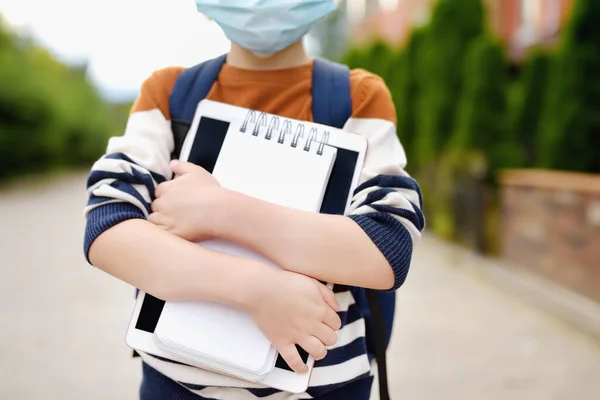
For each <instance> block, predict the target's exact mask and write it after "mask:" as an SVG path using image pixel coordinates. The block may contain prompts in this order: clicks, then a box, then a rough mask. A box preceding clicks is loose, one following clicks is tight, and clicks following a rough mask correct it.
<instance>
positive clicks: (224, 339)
mask: <svg viewBox="0 0 600 400" xmlns="http://www.w3.org/2000/svg"><path fill="white" fill-rule="evenodd" d="M263 117H266V116H264V115H263ZM261 121H265V118H263V119H262V120H261ZM261 121H255V124H253V125H254V126H251V128H252V129H248V128H249V127H248V121H246V122H241V121H234V122H233V123H232V124H230V125H229V129H228V131H227V134H226V136H225V140H224V142H223V147H222V148H221V151H220V153H219V157H218V158H217V162H216V165H215V168H214V170H213V176H214V177H215V178H216V179H217V181H219V183H220V184H221V185H222V186H223V187H225V188H227V189H231V190H235V191H238V192H241V193H244V194H246V195H248V196H252V197H256V198H259V199H261V200H265V201H268V202H271V203H274V204H277V205H280V206H285V207H290V208H295V209H299V210H303V211H310V212H319V210H320V208H321V203H322V201H323V195H324V193H325V189H326V187H327V183H328V181H329V176H330V174H331V169H332V167H333V164H334V161H335V156H336V149H335V148H333V147H329V146H327V145H325V140H326V135H327V133H324V135H325V137H324V138H322V137H320V136H319V135H318V133H317V130H316V129H314V130H313V131H312V133H311V134H310V135H304V137H303V136H302V135H300V134H298V135H294V136H292V135H288V136H286V135H283V134H280V135H279V138H274V137H271V136H270V132H271V131H272V129H269V128H273V127H267V126H266V124H264V122H261ZM282 132H283V131H282ZM265 222H266V223H268V221H265ZM199 244H200V245H201V246H204V247H208V248H211V249H213V250H215V251H219V252H223V253H227V254H233V255H236V256H241V257H245V258H253V259H256V260H259V261H261V262H262V263H265V264H269V265H271V266H273V267H275V268H278V267H277V266H275V265H274V264H273V263H271V262H270V261H269V260H268V259H266V258H264V257H263V256H261V255H259V254H257V253H255V252H253V251H251V250H250V249H247V248H244V247H243V246H241V245H238V244H236V243H232V242H227V241H225V240H221V239H213V240H208V241H204V242H201V243H199ZM154 334H155V337H156V339H157V344H158V346H159V347H162V348H163V349H164V350H167V351H171V352H173V353H176V354H178V355H179V356H182V357H186V358H188V359H190V360H192V361H194V362H195V363H201V364H203V365H205V366H207V367H208V368H214V369H217V370H219V371H225V372H228V373H230V374H231V375H234V376H236V375H237V376H239V377H242V378H245V379H250V380H255V381H256V380H260V379H262V378H263V377H264V375H265V374H266V373H268V372H270V371H271V370H272V369H273V367H274V365H275V361H276V357H277V354H276V351H275V348H274V347H273V346H272V345H271V343H270V342H269V340H268V339H267V338H266V337H265V336H264V335H263V334H262V332H261V331H260V329H259V328H258V326H257V325H256V324H255V323H254V322H253V320H252V319H251V317H250V316H249V315H247V314H246V313H244V312H243V311H241V310H237V309H234V308H232V307H228V306H225V305H221V304H214V303H210V302H167V303H166V304H165V307H164V309H163V312H162V314H161V316H160V319H159V321H158V324H157V326H156V330H155V332H154ZM239 370H242V371H244V372H245V373H244V374H243V375H240V374H239Z"/></svg>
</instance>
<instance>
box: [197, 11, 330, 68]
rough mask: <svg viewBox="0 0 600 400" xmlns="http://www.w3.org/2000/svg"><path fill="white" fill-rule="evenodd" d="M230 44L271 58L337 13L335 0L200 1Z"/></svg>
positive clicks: (204, 12) (205, 12)
mask: <svg viewBox="0 0 600 400" xmlns="http://www.w3.org/2000/svg"><path fill="white" fill-rule="evenodd" d="M196 7H197V9H198V11H199V12H201V13H203V14H206V15H207V16H208V17H210V18H211V19H212V20H214V21H215V22H216V23H217V24H218V25H219V26H220V27H221V29H222V30H223V32H224V33H225V36H227V38H228V39H229V40H231V41H232V42H234V43H237V44H238V45H240V46H242V47H243V48H245V49H247V50H249V51H251V52H252V53H254V54H256V55H257V56H258V57H263V58H267V57H270V56H271V55H273V54H274V53H277V52H278V51H281V50H283V49H285V48H286V47H288V46H290V45H292V44H294V43H296V42H298V41H299V40H300V39H302V37H303V36H304V35H306V34H307V33H308V31H309V30H310V28H311V27H312V25H313V24H314V23H315V22H317V21H319V20H320V19H321V18H323V17H324V16H326V15H327V14H329V13H330V12H332V11H333V10H335V4H334V1H333V0H196Z"/></svg>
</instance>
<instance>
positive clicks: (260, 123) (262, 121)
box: [240, 110, 330, 155]
mask: <svg viewBox="0 0 600 400" xmlns="http://www.w3.org/2000/svg"><path fill="white" fill-rule="evenodd" d="M256 113H257V111H254V110H250V111H248V113H247V114H246V118H245V119H244V122H243V123H242V126H241V127H240V132H242V133H245V132H246V130H247V129H248V124H254V128H253V130H252V136H255V137H257V136H258V135H259V134H260V129H261V127H267V131H266V134H265V139H266V140H271V138H272V136H273V131H274V130H279V125H280V121H279V120H280V117H278V116H276V115H268V114H267V113H264V112H261V113H260V114H259V116H258V118H257V117H256ZM269 119H270V120H269ZM267 120H269V122H268V126H267ZM304 130H305V124H304V123H302V122H300V123H299V124H298V126H297V127H296V132H295V133H294V136H293V137H292V142H291V143H290V146H291V147H294V148H296V147H297V146H298V142H299V140H300V139H301V138H304ZM291 133H292V122H291V121H290V120H289V119H284V120H283V127H282V129H281V130H279V136H278V137H277V143H279V144H283V143H284V142H285V137H286V135H290V134H291ZM329 135H330V133H329V131H325V132H323V134H322V135H321V138H320V140H318V136H319V130H318V129H317V128H314V127H313V128H311V130H310V133H309V134H308V139H307V140H306V142H305V143H304V147H303V150H304V151H310V150H311V147H312V145H313V142H316V143H318V144H319V146H318V147H317V154H318V155H323V151H324V149H325V145H326V144H327V143H328V142H329Z"/></svg>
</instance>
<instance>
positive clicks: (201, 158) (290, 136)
mask: <svg viewBox="0 0 600 400" xmlns="http://www.w3.org/2000/svg"><path fill="white" fill-rule="evenodd" d="M232 126H233V128H231V127H232ZM256 126H258V135H254V137H253V138H254V139H257V140H262V141H265V139H266V140H267V141H269V142H270V144H272V145H279V146H288V147H291V148H292V149H294V151H299V152H301V153H302V152H303V151H304V147H305V146H306V144H307V143H309V144H310V146H309V147H310V149H311V150H313V151H314V152H315V153H317V152H322V151H323V152H324V151H326V149H327V148H332V149H335V150H336V155H335V159H334V161H333V167H332V168H331V173H330V178H329V180H328V181H327V184H326V188H325V190H324V194H323V197H322V202H321V203H320V204H321V205H320V207H318V202H316V203H314V205H315V207H316V209H318V211H319V212H320V213H325V214H339V215H341V214H345V213H346V212H347V210H348V208H349V206H350V202H351V199H352V194H353V191H354V189H355V188H356V187H357V185H358V182H359V179H360V174H361V171H362V166H363V162H364V159H365V154H366V150H367V142H366V140H365V139H364V137H362V136H360V135H356V134H354V133H351V132H345V131H342V130H340V129H335V128H331V127H328V126H324V125H319V124H315V123H311V122H306V121H297V120H292V119H286V118H282V117H280V116H276V115H272V114H264V113H261V112H258V111H254V110H249V109H247V108H243V107H237V106H232V105H229V104H223V103H219V102H214V101H210V100H203V101H201V102H200V103H199V105H198V107H197V112H196V114H195V117H194V120H193V122H192V125H191V127H190V129H189V132H188V134H187V136H186V140H185V142H184V146H183V149H182V152H181V158H182V159H184V160H188V161H190V162H193V163H195V164H198V165H200V166H202V167H203V168H205V169H206V170H207V171H209V172H213V173H216V170H217V168H218V166H217V164H218V159H219V158H220V157H221V152H222V151H223V149H224V147H225V146H226V139H227V137H228V132H229V130H230V128H231V129H233V131H235V130H238V131H239V130H246V133H247V136H246V138H247V139H248V140H249V139H251V138H252V137H251V136H252V135H253V134H254V129H255V128H256ZM282 142H283V143H282ZM292 144H294V145H295V147H294V146H292ZM245 157H248V155H247V154H246V155H245ZM272 168H273V167H272ZM263 172H264V171H263ZM317 187H318V186H317ZM165 307H166V305H165V302H164V301H162V300H160V299H157V298H155V297H153V296H151V295H149V294H146V293H144V292H142V291H139V293H138V296H137V297H136V299H135V304H134V308H133V313H132V317H131V320H130V324H129V327H128V330H127V337H126V342H127V344H128V345H129V346H130V347H131V348H133V349H134V350H136V351H138V352H140V353H143V354H146V355H148V356H154V357H158V358H159V359H161V358H164V359H170V360H173V361H176V362H180V363H184V364H188V365H192V366H197V367H200V368H205V369H206V368H207V367H206V365H204V364H203V363H201V362H195V361H194V360H192V359H190V358H189V357H184V356H180V355H178V354H176V353H174V352H173V351H170V350H165V348H166V347H164V345H162V344H161V346H163V347H162V348H161V347H159V345H158V343H157V342H158V341H157V340H156V335H155V332H156V329H157V325H158V323H159V320H160V319H161V317H162V313H163V310H164V309H165ZM171 348H172V347H171ZM298 349H299V351H300V354H301V357H302V359H303V360H304V361H305V362H306V363H307V365H308V366H309V368H311V370H312V367H313V365H314V360H313V359H312V358H311V357H309V356H308V354H307V353H306V352H304V351H303V350H302V349H301V348H298ZM180 353H182V354H185V352H180ZM258 364H259V363H258V362H256V363H255V365H254V366H256V365H258ZM225 367H226V369H228V371H231V369H232V367H231V366H227V365H225ZM207 369H210V368H207ZM267 369H268V368H267ZM213 370H214V369H213ZM247 371H248V369H246V370H243V369H238V370H237V371H236V372H235V373H233V374H230V373H228V372H227V371H218V372H220V373H222V374H224V375H234V376H238V377H241V379H242V380H244V381H256V378H257V376H258V375H260V374H256V373H248V372H247ZM259 372H263V371H259ZM310 374H311V373H310V372H309V373H307V374H296V373H294V372H293V371H292V370H291V368H289V366H288V365H287V364H286V363H285V361H284V360H283V359H282V358H281V356H277V358H276V362H275V366H274V368H273V369H272V370H271V371H270V372H269V373H267V374H266V375H264V377H262V378H260V377H259V379H258V382H257V384H260V385H261V386H268V387H273V388H276V389H279V390H284V391H288V392H294V393H301V392H303V391H304V390H306V387H307V385H308V382H309V379H310ZM244 375H245V377H244ZM221 376H222V375H215V378H214V379H218V380H219V381H221V379H223V380H222V381H221V382H222V384H223V385H239V384H243V385H247V382H246V383H241V382H240V383H236V382H239V381H238V380H237V379H234V378H229V377H228V378H225V377H223V378H221ZM261 386H257V387H261Z"/></svg>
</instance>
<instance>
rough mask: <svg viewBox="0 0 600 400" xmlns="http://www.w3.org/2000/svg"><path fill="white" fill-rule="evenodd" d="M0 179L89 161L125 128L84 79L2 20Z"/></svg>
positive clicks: (0, 30)
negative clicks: (10, 29) (119, 124)
mask: <svg viewBox="0 0 600 400" xmlns="http://www.w3.org/2000/svg"><path fill="white" fill-rule="evenodd" d="M0 88H2V90H0V180H1V179H6V178H8V177H12V176H18V175H19V174H22V173H30V172H40V171H45V170H48V169H54V168H62V167H70V166H77V165H83V164H89V163H91V162H93V161H94V160H95V159H97V158H98V157H99V156H100V155H101V154H102V153H103V152H104V149H105V146H106V141H107V138H108V137H109V136H111V135H114V134H117V133H118V132H119V130H120V129H122V127H119V126H117V123H116V121H117V119H118V118H116V116H115V114H114V111H113V110H112V109H111V106H109V105H108V104H106V103H105V102H104V101H103V100H102V99H101V98H100V96H99V95H98V94H97V92H96V90H95V89H94V88H93V86H92V85H91V84H89V83H88V82H87V80H86V78H85V74H84V71H82V70H81V69H77V68H69V67H67V66H65V65H63V64H62V63H60V62H59V61H57V60H56V59H55V58H54V57H52V56H51V55H50V53H48V51H46V50H44V49H42V48H41V47H39V46H37V45H35V44H34V43H31V42H29V41H27V40H25V39H23V38H20V37H17V36H16V35H14V34H12V33H11V32H10V31H9V30H8V29H7V28H6V27H4V26H3V25H2V20H1V19H0Z"/></svg>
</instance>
